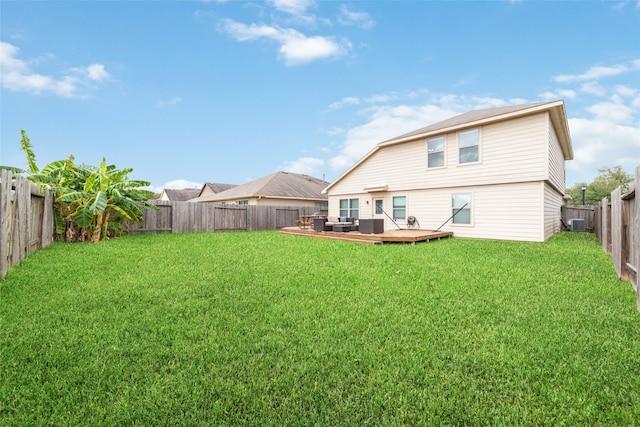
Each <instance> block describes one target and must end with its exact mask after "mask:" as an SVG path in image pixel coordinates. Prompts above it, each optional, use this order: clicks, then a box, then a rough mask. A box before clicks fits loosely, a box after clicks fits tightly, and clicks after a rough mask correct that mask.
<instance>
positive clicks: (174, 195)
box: [164, 188, 200, 202]
mask: <svg viewBox="0 0 640 427" xmlns="http://www.w3.org/2000/svg"><path fill="white" fill-rule="evenodd" d="M164 192H165V193H166V195H167V197H168V198H169V200H172V201H175V202H186V201H187V200H191V199H193V198H194V197H198V194H200V190H198V189H197V188H185V189H182V190H175V189H165V190H164Z"/></svg>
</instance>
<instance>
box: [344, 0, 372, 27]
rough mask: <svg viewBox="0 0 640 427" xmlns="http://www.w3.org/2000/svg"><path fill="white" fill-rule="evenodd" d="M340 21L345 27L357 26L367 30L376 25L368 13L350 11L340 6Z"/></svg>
mask: <svg viewBox="0 0 640 427" xmlns="http://www.w3.org/2000/svg"><path fill="white" fill-rule="evenodd" d="M338 21H339V22H340V23H341V24H343V25H357V26H359V27H361V28H364V29H365V30H369V29H371V28H373V27H375V25H376V23H375V21H374V20H373V19H372V18H371V17H370V16H369V14H368V13H366V12H355V11H352V10H349V8H348V7H347V6H345V5H341V6H340V15H339V16H338Z"/></svg>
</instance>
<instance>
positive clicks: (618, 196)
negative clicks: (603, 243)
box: [611, 187, 626, 279]
mask: <svg viewBox="0 0 640 427" xmlns="http://www.w3.org/2000/svg"><path fill="white" fill-rule="evenodd" d="M622 228H623V227H622V189H621V188H620V187H618V188H616V189H615V190H613V192H612V193H611V259H612V260H613V267H614V268H615V270H616V274H617V275H618V278H619V279H624V278H625V276H626V274H625V272H626V268H625V266H624V263H623V250H622V238H623V236H622V233H623V230H622Z"/></svg>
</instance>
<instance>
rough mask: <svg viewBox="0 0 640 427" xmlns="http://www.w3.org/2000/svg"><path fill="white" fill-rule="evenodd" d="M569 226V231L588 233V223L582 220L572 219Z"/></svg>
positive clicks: (568, 222)
mask: <svg viewBox="0 0 640 427" xmlns="http://www.w3.org/2000/svg"><path fill="white" fill-rule="evenodd" d="M567 226H568V227H569V231H586V230H587V225H586V222H585V220H584V219H582V218H572V219H570V220H568V221H567Z"/></svg>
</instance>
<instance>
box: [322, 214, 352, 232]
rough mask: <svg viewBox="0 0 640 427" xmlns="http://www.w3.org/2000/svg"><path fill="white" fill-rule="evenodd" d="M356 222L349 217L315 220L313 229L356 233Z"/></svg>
mask: <svg viewBox="0 0 640 427" xmlns="http://www.w3.org/2000/svg"><path fill="white" fill-rule="evenodd" d="M357 222H358V220H357V219H355V218H349V217H344V216H341V217H327V218H315V219H314V220H313V229H314V230H315V231H358V224H357Z"/></svg>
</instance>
